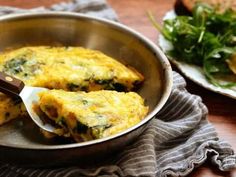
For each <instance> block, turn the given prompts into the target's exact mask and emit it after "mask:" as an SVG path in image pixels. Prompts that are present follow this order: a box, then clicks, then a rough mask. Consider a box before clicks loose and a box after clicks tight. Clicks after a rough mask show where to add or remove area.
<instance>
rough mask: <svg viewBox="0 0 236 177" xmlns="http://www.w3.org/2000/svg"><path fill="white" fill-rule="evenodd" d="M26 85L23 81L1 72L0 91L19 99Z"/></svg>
mask: <svg viewBox="0 0 236 177" xmlns="http://www.w3.org/2000/svg"><path fill="white" fill-rule="evenodd" d="M24 86H25V84H24V82H23V81H21V80H19V79H17V78H15V77H12V76H10V75H7V74H6V73H4V72H0V91H1V92H2V93H5V94H6V95H9V96H12V97H19V94H20V92H21V90H22V89H23V88H24Z"/></svg>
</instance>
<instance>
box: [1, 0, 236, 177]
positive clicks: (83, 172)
mask: <svg viewBox="0 0 236 177" xmlns="http://www.w3.org/2000/svg"><path fill="white" fill-rule="evenodd" d="M47 10H56V11H57V10H60V11H74V12H83V13H87V14H90V15H94V16H99V17H105V18H108V19H112V20H117V16H116V14H115V12H114V11H113V10H112V9H111V8H110V7H109V6H108V5H107V3H106V1H105V0H75V1H72V2H70V3H61V4H56V5H53V6H52V7H51V8H49V9H46V8H44V7H41V8H36V9H31V10H24V9H18V8H12V7H0V13H1V14H9V13H21V12H26V11H27V12H28V11H47ZM173 80H174V85H173V89H172V93H171V95H170V98H169V99H168V101H167V103H166V104H165V106H164V107H163V109H162V110H161V111H160V112H159V113H158V114H157V115H156V117H155V118H154V119H153V120H152V121H150V123H149V126H148V127H147V128H146V130H145V131H144V132H143V133H142V135H141V136H140V137H139V138H138V139H137V141H136V142H134V143H133V144H131V145H129V146H126V147H125V148H124V150H123V151H122V152H121V153H118V154H117V155H115V156H114V157H111V159H110V160H108V161H106V163H104V164H101V165H100V166H98V167H97V166H96V167H95V166H91V165H90V166H89V167H81V166H79V165H76V164H75V165H74V166H71V167H66V168H51V169H36V168H23V167H18V166H14V165H9V164H3V163H1V164H0V176H10V177H16V176H18V177H22V176H25V177H28V176H33V177H54V176H56V177H74V176H104V177H105V176H113V177H115V176H158V177H165V176H186V175H188V174H189V173H190V172H191V171H192V170H193V169H194V168H195V167H197V166H200V165H201V164H202V163H204V162H205V161H206V160H207V158H208V159H210V160H211V162H212V163H213V164H215V165H216V166H217V167H218V168H219V169H220V170H222V171H228V170H231V169H232V168H235V167H236V156H235V154H234V151H233V150H232V148H231V146H230V145H229V144H228V143H226V142H224V141H221V140H219V138H218V136H217V133H216V131H215V129H214V127H213V126H212V125H211V124H210V123H209V122H208V121H207V113H208V111H207V108H206V106H205V105H204V104H203V103H202V100H201V98H200V97H199V96H196V95H192V94H190V93H189V92H188V91H187V90H186V89H185V86H186V82H185V80H184V79H183V77H182V76H180V75H179V74H178V73H176V72H173Z"/></svg>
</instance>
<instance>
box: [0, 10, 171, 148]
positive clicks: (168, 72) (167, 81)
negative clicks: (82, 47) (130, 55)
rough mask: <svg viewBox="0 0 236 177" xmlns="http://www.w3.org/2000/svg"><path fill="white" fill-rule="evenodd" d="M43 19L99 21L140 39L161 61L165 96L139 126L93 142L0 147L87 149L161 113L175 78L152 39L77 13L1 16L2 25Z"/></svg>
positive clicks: (109, 22) (29, 13)
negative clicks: (6, 22)
mask: <svg viewBox="0 0 236 177" xmlns="http://www.w3.org/2000/svg"><path fill="white" fill-rule="evenodd" d="M36 17H37V18H43V17H69V18H72V17H73V18H78V19H85V20H94V21H98V22H100V23H103V24H106V25H109V26H111V27H114V28H115V29H119V30H122V31H125V32H127V33H129V34H130V35H133V36H134V37H135V38H137V39H139V40H140V41H141V42H142V43H144V44H145V45H146V46H147V47H148V48H149V49H150V50H152V51H153V52H154V53H155V55H156V56H157V57H156V58H159V61H160V63H161V65H162V66H163V69H164V75H165V84H166V88H164V92H163V93H164V94H163V95H162V96H161V98H160V101H159V102H158V103H157V105H156V106H155V107H154V109H153V110H152V111H151V112H149V113H148V115H146V116H145V117H144V118H143V120H142V121H140V122H139V123H138V124H136V125H134V126H132V127H130V128H128V129H126V130H124V131H122V132H120V133H117V134H115V135H112V136H109V137H105V138H100V139H96V140H91V141H85V142H81V143H71V144H62V145H31V146H30V147H29V146H27V145H20V144H9V143H4V142H1V141H0V146H3V147H8V148H9V147H11V148H19V149H28V150H58V149H70V148H79V147H85V146H91V145H95V144H99V143H103V142H106V141H110V140H113V139H116V138H119V137H121V136H123V135H125V134H128V133H130V132H132V131H134V130H135V129H137V128H139V127H141V126H142V125H144V124H146V123H147V122H149V121H150V120H151V119H152V118H154V116H155V115H156V114H157V113H158V112H159V111H160V109H161V108H162V107H163V106H164V104H165V103H166V101H167V99H168V98H169V96H170V93H171V90H172V85H173V78H172V68H171V65H170V63H169V61H168V59H167V57H166V55H165V54H164V52H163V51H162V50H161V49H160V47H159V46H158V45H157V44H155V43H154V42H152V41H151V40H150V39H148V38H147V37H145V36H144V35H143V34H141V33H139V32H137V31H135V30H134V29H131V28H130V27H128V26H126V25H123V24H121V23H118V22H115V21H111V20H108V19H104V18H101V17H94V16H89V15H85V14H81V13H75V12H50V11H49V12H48V11H46V12H27V13H25V12H24V13H20V14H9V15H4V16H0V23H2V22H4V21H12V20H18V19H26V18H36Z"/></svg>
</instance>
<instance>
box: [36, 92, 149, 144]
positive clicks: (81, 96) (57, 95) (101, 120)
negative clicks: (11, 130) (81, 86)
mask: <svg viewBox="0 0 236 177" xmlns="http://www.w3.org/2000/svg"><path fill="white" fill-rule="evenodd" d="M39 96H40V101H39V106H40V108H41V110H42V111H43V112H44V113H46V115H47V116H48V117H50V118H51V119H52V120H54V121H55V122H56V123H57V124H59V125H60V126H62V127H64V128H65V129H67V130H68V131H69V132H70V134H71V135H72V136H73V138H74V139H75V140H76V141H85V140H90V139H96V138H102V137H107V136H110V135H113V134H116V133H118V132H121V131H123V130H125V129H127V128H129V127H131V126H133V125H135V124H137V123H139V122H140V121H141V120H142V119H143V118H144V117H145V115H146V114H147V112H148V107H146V106H144V101H143V99H142V98H141V97H140V96H139V95H138V94H137V93H135V92H128V93H125V92H116V91H106V90H102V91H93V92H89V93H86V92H66V91H62V90H51V91H44V92H41V93H39Z"/></svg>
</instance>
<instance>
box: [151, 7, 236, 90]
mask: <svg viewBox="0 0 236 177" xmlns="http://www.w3.org/2000/svg"><path fill="white" fill-rule="evenodd" d="M149 17H150V19H151V21H152V22H153V25H154V26H155V27H156V28H157V29H158V30H159V31H160V33H161V34H162V35H163V36H164V38H165V39H166V40H168V41H170V42H171V43H172V45H173V49H172V50H170V51H168V55H169V56H171V57H172V58H174V59H177V60H181V61H184V62H186V63H190V64H194V65H198V66H201V67H202V68H203V71H204V74H205V76H206V78H207V79H208V80H209V81H210V82H211V83H212V84H214V85H216V86H221V87H227V88H229V87H232V86H236V82H227V83H224V84H222V83H220V82H219V81H218V80H217V79H216V76H217V75H219V74H220V75H230V74H231V75H232V74H233V72H232V71H231V70H230V68H229V66H228V64H227V62H226V61H227V60H228V59H230V57H231V56H232V55H233V54H234V53H236V12H234V11H232V10H230V9H228V10H227V11H225V12H223V13H218V12H217V11H216V10H215V9H214V8H213V7H211V6H208V5H206V4H196V6H195V7H194V10H193V14H192V16H176V17H175V18H174V19H167V20H164V24H163V27H160V25H159V24H157V22H156V21H155V20H154V18H153V16H152V15H150V14H149Z"/></svg>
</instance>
